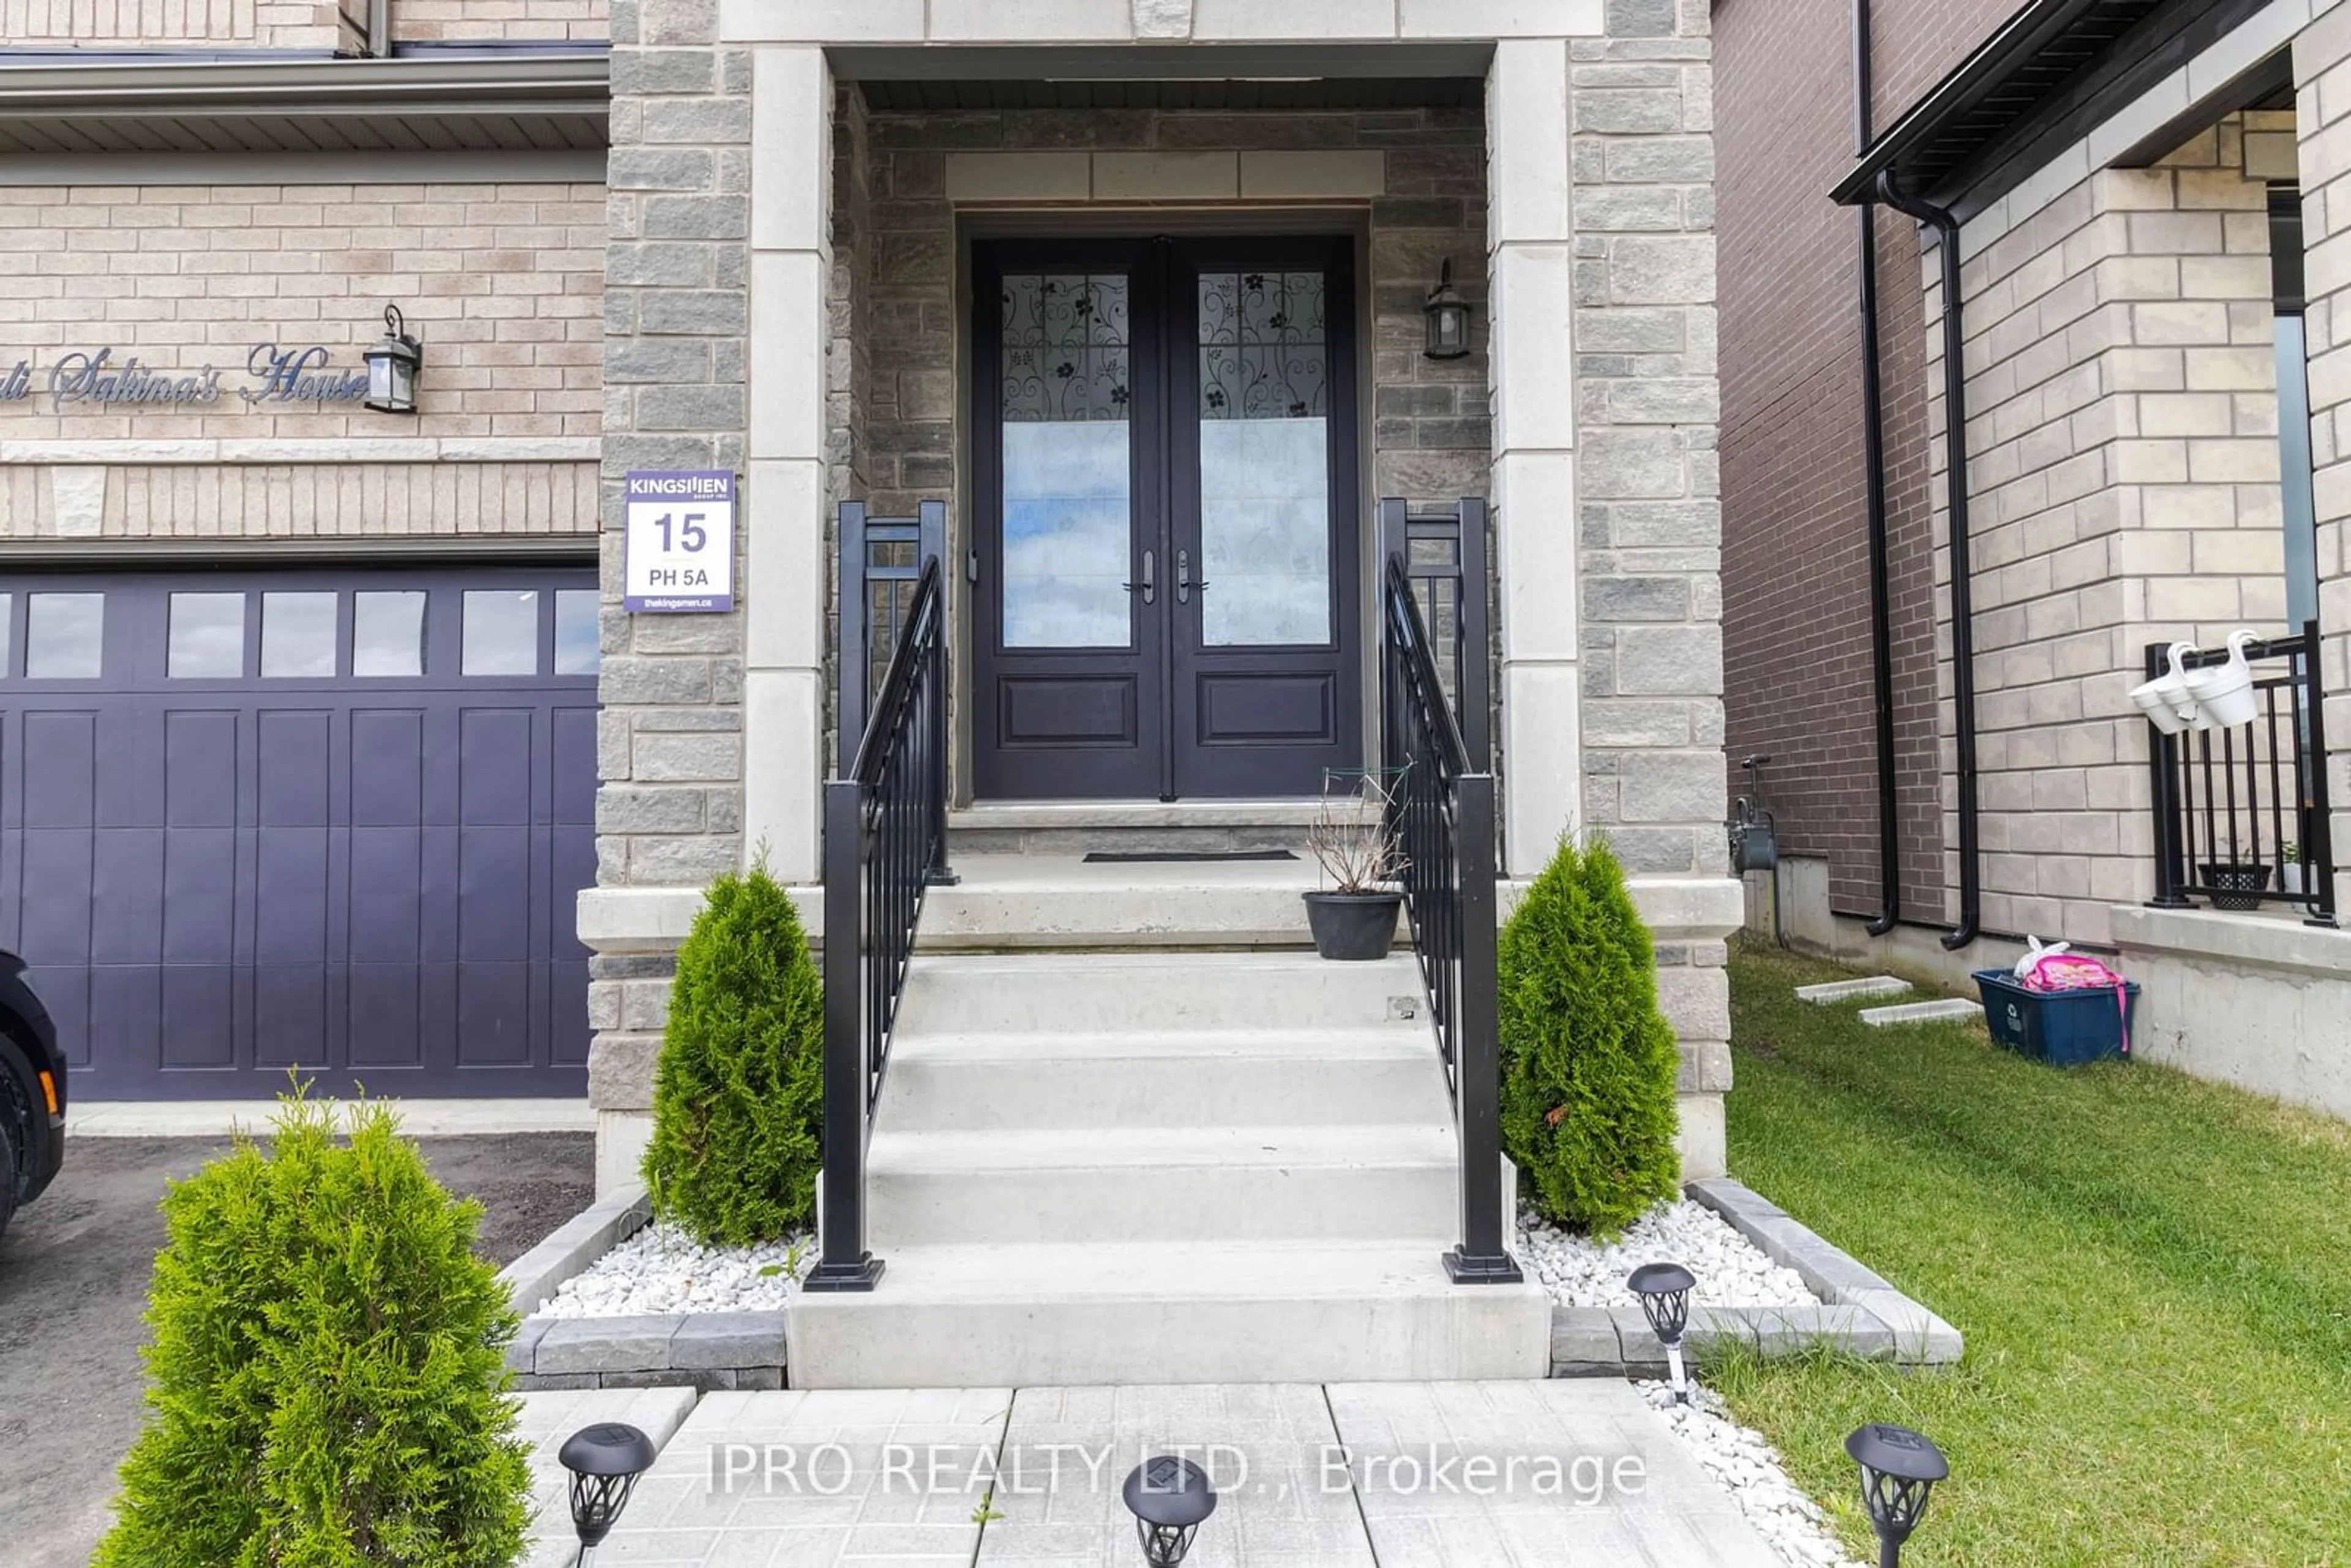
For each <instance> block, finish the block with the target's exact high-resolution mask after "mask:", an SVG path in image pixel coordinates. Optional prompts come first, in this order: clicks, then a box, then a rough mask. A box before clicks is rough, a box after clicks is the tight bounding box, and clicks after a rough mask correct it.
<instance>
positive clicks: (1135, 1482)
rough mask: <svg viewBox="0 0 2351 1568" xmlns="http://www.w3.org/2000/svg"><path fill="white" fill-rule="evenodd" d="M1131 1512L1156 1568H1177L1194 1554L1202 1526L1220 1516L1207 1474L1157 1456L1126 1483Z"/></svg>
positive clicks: (1149, 1560) (1148, 1560)
mask: <svg viewBox="0 0 2351 1568" xmlns="http://www.w3.org/2000/svg"><path fill="white" fill-rule="evenodd" d="M1125 1495H1126V1508H1127V1511H1128V1512H1130V1513H1132V1514H1134V1533H1135V1538H1136V1539H1137V1540H1139V1541H1141V1542H1143V1560H1144V1562H1145V1563H1149V1564H1150V1565H1151V1568H1175V1564H1177V1563H1181V1562H1183V1561H1184V1554H1185V1553H1186V1552H1189V1551H1191V1550H1192V1537H1193V1536H1194V1535H1196V1534H1197V1533H1198V1532H1199V1529H1200V1521H1202V1520H1204V1519H1206V1518H1207V1517H1208V1516H1209V1515H1210V1514H1212V1513H1214V1512H1216V1511H1217V1492H1216V1489H1215V1488H1214V1487H1211V1486H1210V1485H1209V1484H1208V1472H1207V1471H1206V1470H1204V1469H1201V1468H1200V1467H1199V1466H1197V1465H1196V1464H1194V1463H1193V1462H1192V1461H1191V1460H1189V1459H1179V1458H1175V1456H1174V1455H1172V1454H1155V1455H1153V1456H1152V1457H1151V1458H1147V1459H1145V1460H1144V1461H1143V1463H1141V1464H1139V1465H1137V1466H1135V1467H1134V1474H1133V1475H1130V1476H1128V1477H1127V1478H1126V1490H1125Z"/></svg>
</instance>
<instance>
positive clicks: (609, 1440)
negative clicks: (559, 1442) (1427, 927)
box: [556, 1421, 653, 1564]
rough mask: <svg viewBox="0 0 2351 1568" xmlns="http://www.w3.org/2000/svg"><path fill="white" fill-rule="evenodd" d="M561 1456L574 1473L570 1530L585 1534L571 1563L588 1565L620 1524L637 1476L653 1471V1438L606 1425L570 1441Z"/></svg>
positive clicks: (620, 1423)
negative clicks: (590, 1559)
mask: <svg viewBox="0 0 2351 1568" xmlns="http://www.w3.org/2000/svg"><path fill="white" fill-rule="evenodd" d="M556 1458H557V1459H558V1460H559V1461H560V1462H561V1464H562V1466H563V1468H564V1469H567V1470H569V1471H570V1472H571V1528H572V1529H573V1530H575V1531H579V1534H580V1553H579V1555H578V1556H577V1557H575V1558H573V1559H572V1561H573V1563H575V1564H579V1563H586V1562H587V1561H588V1554H589V1553H590V1552H593V1551H595V1550H596V1548H597V1547H598V1546H600V1545H601V1544H603V1541H604V1537H606V1536H607V1535H610V1534H611V1532H612V1526H613V1525H614V1524H616V1523H618V1522H619V1521H620V1518H621V1511H622V1509H624V1508H626V1507H628V1506H629V1494H630V1493H631V1492H632V1491H634V1490H637V1478H638V1477H639V1476H641V1475H643V1474H644V1473H645V1472H646V1471H647V1470H649V1469H653V1439H652V1438H651V1437H646V1436H645V1435H644V1434H643V1432H641V1431H639V1430H638V1429H637V1428H636V1427H632V1426H630V1425H629V1424H628V1423H627V1422H625V1421H601V1422H598V1423H597V1424H596V1425H595V1426H593V1427H581V1428H580V1430H579V1431H577V1432H574V1433H572V1434H571V1436H570V1437H567V1438H565V1439H564V1443H563V1448H562V1450H561V1452H559V1453H558V1454H557V1455H556Z"/></svg>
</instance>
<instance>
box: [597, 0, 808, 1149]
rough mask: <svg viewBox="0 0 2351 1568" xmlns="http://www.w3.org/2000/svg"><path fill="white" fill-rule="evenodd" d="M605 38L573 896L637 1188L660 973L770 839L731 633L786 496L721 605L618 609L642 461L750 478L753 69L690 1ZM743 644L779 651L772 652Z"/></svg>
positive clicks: (614, 1127) (623, 21)
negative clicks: (599, 348) (591, 762)
mask: <svg viewBox="0 0 2351 1568" xmlns="http://www.w3.org/2000/svg"><path fill="white" fill-rule="evenodd" d="M611 24H612V120H611V125H612V151H611V156H610V159H609V161H608V165H607V168H608V188H609V197H608V203H609V206H608V212H607V222H608V226H609V239H608V242H607V245H606V249H605V294H604V305H605V310H604V387H605V397H604V423H603V429H604V437H603V475H602V494H601V513H602V522H603V528H604V548H603V552H602V566H603V571H602V586H603V596H604V603H605V610H604V628H603V646H604V663H603V669H602V674H601V679H600V681H599V692H598V695H599V696H600V698H601V702H602V705H603V706H602V713H601V716H599V718H598V721H597V771H598V776H599V777H600V778H601V779H602V780H603V785H602V788H601V789H600V790H599V791H598V793H597V798H596V831H597V839H596V862H597V863H596V881H597V885H596V886H595V887H593V888H590V889H589V890H587V891H586V892H583V893H582V894H580V939H581V940H582V941H583V942H585V943H587V944H588V946H589V947H590V951H591V952H592V953H593V955H594V956H593V957H591V958H590V963H589V986H588V1011H589V1019H590V1024H591V1026H592V1027H593V1028H594V1029H595V1030H596V1031H597V1032H596V1037H595V1040H594V1042H593V1043H592V1044H591V1045H590V1049H589V1057H588V1094H589V1101H590V1103H591V1104H592V1105H594V1106H595V1107H596V1109H597V1111H598V1113H599V1115H598V1123H599V1132H598V1139H597V1145H598V1146H597V1185H598V1187H599V1189H600V1190H601V1191H609V1190H611V1187H612V1186H614V1185H616V1184H622V1183H626V1182H629V1181H632V1180H633V1179H634V1176H635V1169H636V1164H637V1157H638V1155H639V1153H640V1152H641V1150H642V1149H643V1142H644V1138H645V1135H646V1133H647V1131H648V1130H649V1128H650V1120H649V1118H648V1116H647V1114H646V1113H647V1112H648V1110H649V1109H650V1107H651V1105H652V1103H653V1102H652V1092H653V1060H654V1058H655V1056H656V1055H657V1054H658V1052H659V1050H660V1045H661V1036H662V1030H663V1027H664V1024H665V1022H666V1021H667V1018H668V1002H669V979H670V976H671V975H672V974H673V973H674V970H675V967H676V952H677V945H678V942H679V941H680V939H682V938H683V936H684V933H685V928H686V926H687V925H688V924H689V923H690V922H691V920H692V918H693V915H694V911H695V909H696V908H697V907H699V905H700V904H701V899H702V890H703V888H704V887H705V886H706V885H708V883H709V882H710V880H711V878H712V877H714V876H716V875H717V874H719V873H722V872H726V871H729V870H732V869H734V868H735V867H736V866H737V865H739V864H741V863H742V860H743V856H744V852H745V850H746V847H747V845H748V844H751V843H754V842H756V841H757V837H758V832H765V833H768V835H770V836H771V837H777V838H780V837H781V836H782V835H781V834H780V833H779V832H778V829H777V827H776V825H775V824H774V823H773V822H772V821H762V822H761V823H760V824H759V825H758V831H756V832H753V833H747V832H746V831H745V819H744V753H745V746H744V741H745V736H744V733H743V732H744V727H745V726H744V718H743V715H744V711H745V703H744V685H745V678H744V662H745V657H746V654H747V653H748V652H749V651H750V650H749V648H748V647H747V631H746V622H747V621H748V620H749V619H751V618H752V615H753V613H754V611H755V609H756V607H757V606H758V603H759V597H760V593H761V591H762V585H763V582H766V581H768V580H772V579H773V578H774V577H775V576H776V575H777V574H776V572H775V571H774V570H773V568H774V566H775V562H774V560H773V559H772V558H771V557H768V558H763V556H762V552H761V550H760V549H759V548H758V543H757V536H758V532H759V519H760V518H761V517H762V516H764V515H767V514H766V513H765V512H763V509H762V508H771V507H772V505H773V499H772V492H773V491H775V490H777V489H779V488H782V487H783V486H781V485H780V484H765V483H762V479H763V477H764V476H759V475H757V474H754V475H753V476H750V479H749V483H748V485H747V486H746V491H745V495H744V509H743V518H744V519H745V520H747V526H744V527H740V528H739V529H738V534H739V537H738V547H739V548H741V549H742V553H741V554H739V555H738V559H737V564H736V588H737V595H736V603H737V608H736V610H735V612H733V613H731V614H726V615H633V616H632V615H630V614H628V613H626V612H623V611H622V609H621V608H620V601H621V587H622V581H621V574H622V534H621V527H622V477H623V476H625V475H626V474H627V473H628V472H629V471H630V470H631V469H635V468H721V469H731V470H733V471H735V472H737V473H741V472H742V471H743V468H744V460H745V456H746V446H745V440H744V430H745V398H744V387H745V369H744V338H745V332H746V327H747V315H748V300H749V294H748V290H747V270H748V269H747V246H748V243H749V237H750V224H751V157H750V141H751V57H750V54H749V53H748V51H746V50H740V49H731V50H729V49H720V48H717V47H716V37H717V32H716V12H715V8H714V7H712V6H710V5H706V4H702V3H700V0H640V3H637V4H631V5H622V6H616V7H614V10H613V15H612V18H611ZM763 630H764V629H763ZM758 652H759V653H760V655H761V656H762V657H768V658H776V657H778V655H777V654H776V653H774V652H773V651H772V644H771V643H761V644H760V646H759V649H758ZM771 706H772V705H771ZM810 728H811V730H812V729H813V726H811V727H810ZM809 776H810V778H811V779H813V777H814V772H813V769H812V768H811V769H810V775H809ZM779 847H782V848H784V850H785V852H787V853H789V852H792V850H793V849H795V848H799V847H800V846H796V845H791V846H779ZM809 858H810V860H811V862H812V858H813V857H812V855H810V857H809Z"/></svg>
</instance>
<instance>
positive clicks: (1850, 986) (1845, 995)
mask: <svg viewBox="0 0 2351 1568" xmlns="http://www.w3.org/2000/svg"><path fill="white" fill-rule="evenodd" d="M1909 989H1910V982H1909V981H1907V980H1905V979H1899V978H1897V977H1895V976H1892V975H1870V976H1867V977H1864V978H1861V979H1857V980H1829V981H1825V982H1823V984H1820V985H1817V986H1798V987H1797V988H1796V999H1797V1000H1798V1001H1800V1002H1815V1003H1818V1004H1819V1005H1821V1006H1823V1007H1827V1006H1829V1005H1830V1004H1832V1003H1835V1002H1850V1001H1855V1000H1858V999H1859V998H1864V997H1898V996H1901V995H1903V994H1904V993H1906V992H1907V991H1908V990H1909Z"/></svg>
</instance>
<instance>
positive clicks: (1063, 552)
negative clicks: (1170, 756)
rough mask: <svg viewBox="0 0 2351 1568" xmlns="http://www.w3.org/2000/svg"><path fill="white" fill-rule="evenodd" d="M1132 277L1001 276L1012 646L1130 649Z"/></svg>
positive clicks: (1008, 632)
mask: <svg viewBox="0 0 2351 1568" xmlns="http://www.w3.org/2000/svg"><path fill="white" fill-rule="evenodd" d="M1127 294H1128V290H1127V280H1126V278H1125V277H1123V276H1121V275H1118V274H1050V273H1019V274H1012V275H1009V276H1008V277H1006V278H1005V279H1004V330H1003V340H1002V345H1001V349H1000V359H1001V363H1002V370H1001V375H1002V381H1003V385H1002V388H1001V390H1000V392H999V398H998V403H999V407H1000V409H1001V429H1000V432H999V435H1000V440H1001V442H1002V452H1003V459H1004V569H1003V580H1002V584H1001V590H1000V591H1001V592H1002V593H1003V595H1004V599H1003V641H1004V644H1005V646H1007V647H1015V648H1104V647H1111V648H1123V647H1126V646H1128V645H1129V643H1130V642H1131V640H1132V632H1131V630H1130V624H1129V622H1130V609H1129V605H1128V595H1127V591H1126V589H1125V587H1124V584H1125V582H1126V581H1127V580H1128V579H1129V578H1130V577H1131V576H1132V575H1133V574H1132V572H1131V571H1130V570H1128V569H1129V566H1130V564H1131V561H1130V555H1131V550H1130V544H1129V541H1130V539H1131V538H1132V536H1133V527H1132V519H1133V490H1134V483H1133V472H1132V466H1131V459H1130V455H1129V452H1130V448H1129V444H1128V439H1127V434H1128V424H1127V421H1128V417H1129V413H1128V411H1129V409H1130V408H1131V406H1132V402H1133V389H1132V386H1131V382H1132V379H1133V373H1134V359H1133V356H1132V353H1131V351H1130V349H1129V345H1128V340H1127V306H1128V300H1127Z"/></svg>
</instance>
